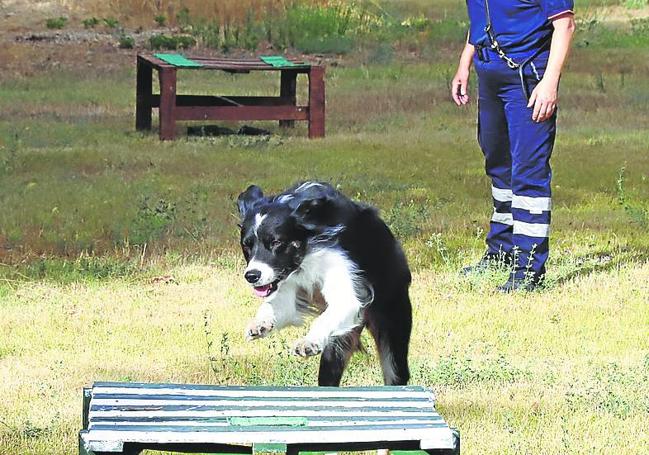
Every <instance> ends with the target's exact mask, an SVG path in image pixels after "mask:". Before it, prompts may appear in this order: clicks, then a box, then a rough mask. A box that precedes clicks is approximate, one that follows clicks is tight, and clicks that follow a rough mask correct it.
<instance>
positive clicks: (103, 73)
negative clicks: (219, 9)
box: [0, 2, 649, 454]
mask: <svg viewBox="0 0 649 455" xmlns="http://www.w3.org/2000/svg"><path fill="white" fill-rule="evenodd" d="M447 3H448V5H449V6H448V8H449V9H450V8H455V9H452V14H453V15H454V16H453V17H461V16H462V9H461V8H462V7H463V2H455V3H452V2H445V3H444V4H445V5H446V4H447ZM582 3H585V2H582ZM601 3H609V4H610V3H611V2H601ZM405 5H406V6H404V7H403V8H407V9H408V11H412V12H416V11H419V10H423V9H424V8H425V7H424V6H422V5H421V2H407V3H405ZM640 6H642V5H640ZM588 11H589V14H590V15H591V16H588V17H597V18H601V17H603V15H604V13H602V11H604V10H601V9H596V8H592V9H591V10H588ZM633 11H635V10H633ZM598 21H599V22H598V25H597V26H591V27H590V28H589V27H588V26H583V27H582V28H581V29H580V32H579V34H578V36H577V37H576V47H575V49H574V52H573V56H572V59H571V62H570V65H569V68H568V69H567V71H566V74H565V76H564V77H563V79H562V98H561V108H560V121H559V129H560V131H559V136H558V140H557V145H556V148H555V155H554V157H553V169H554V194H553V196H554V207H555V210H554V213H553V234H552V253H551V254H552V256H551V263H550V265H549V276H548V283H547V286H546V288H545V289H544V290H543V291H542V292H536V293H530V294H525V295H512V296H508V295H499V294H497V293H495V292H494V291H493V289H494V287H495V286H496V285H497V284H499V283H500V281H502V280H503V279H504V276H503V275H502V274H498V273H495V274H493V275H483V276H479V277H475V278H471V279H465V278H460V277H459V276H458V274H457V271H458V269H459V268H460V267H461V266H462V265H463V264H465V263H468V262H470V261H471V260H474V259H476V258H477V257H478V256H479V255H480V254H481V253H482V250H483V237H484V234H485V230H486V228H487V227H488V225H487V220H488V218H489V215H490V212H491V202H490V200H489V197H488V194H489V182H488V181H487V179H486V178H485V177H484V175H483V167H482V166H483V163H482V158H481V154H480V151H479V149H478V147H477V143H476V140H475V117H476V112H475V106H474V105H473V104H472V105H471V107H469V108H467V109H457V108H455V106H454V105H452V104H451V103H450V101H449V99H448V98H449V97H448V95H447V92H448V84H449V81H450V78H451V77H452V75H453V71H454V67H455V62H456V57H457V52H459V48H460V46H461V41H457V42H454V41H453V39H454V38H453V39H452V36H454V35H453V34H447V35H445V38H444V41H443V43H442V44H440V45H438V46H430V47H426V48H425V49H424V51H423V52H422V53H418V54H417V55H413V54H411V53H408V52H405V51H404V50H403V49H402V48H399V49H397V50H392V49H391V48H389V47H388V48H386V47H380V46H379V47H368V48H364V49H362V50H359V51H358V52H354V53H352V54H350V55H348V56H346V57H341V58H336V59H335V60H334V59H330V60H328V62H329V63H332V62H333V61H335V63H336V64H335V65H333V64H330V65H329V67H328V69H327V94H328V98H327V101H328V124H327V128H328V130H327V131H328V134H327V138H326V139H324V140H318V141H308V140H306V139H305V138H304V136H305V128H304V126H298V128H296V129H295V131H290V132H285V131H280V130H279V129H278V128H277V127H276V126H275V125H274V124H270V123H262V124H261V126H263V127H267V128H269V129H271V130H272V132H273V133H274V134H273V135H272V136H270V137H265V138H252V137H234V136H232V137H226V138H185V137H184V134H180V136H181V139H179V140H177V141H175V142H173V143H160V142H159V141H158V140H157V136H156V135H155V134H144V135H142V134H139V133H135V132H134V131H133V124H134V115H133V113H134V112H133V111H134V79H135V77H134V71H133V65H132V62H133V52H134V51H125V50H118V49H116V48H115V47H113V46H107V45H102V44H88V43H81V44H74V43H69V44H54V43H40V44H39V43H36V44H27V43H23V42H15V41H13V40H12V39H10V35H9V34H7V35H2V36H3V39H4V42H3V44H4V46H3V47H2V49H0V57H2V58H1V59H0V60H1V61H2V62H3V63H1V64H0V65H3V66H0V69H2V71H0V396H2V397H3V399H2V400H0V453H2V454H5V453H6V454H69V453H75V450H76V444H77V442H76V433H77V431H78V430H79V426H80V412H81V387H82V386H84V385H87V384H90V383H92V382H93V381H96V380H120V381H122V380H123V381H178V382H197V383H218V384H300V385H301V384H304V385H312V384H314V383H315V381H316V367H317V359H309V360H302V359H298V358H294V357H292V356H290V355H288V350H289V346H291V345H292V343H293V341H294V340H295V339H297V338H298V336H299V335H300V334H301V333H303V332H304V329H291V330H287V331H286V332H282V333H281V334H277V335H276V336H273V337H271V338H269V339H266V340H262V341H258V342H254V343H246V342H244V340H243V335H242V334H243V328H244V327H245V325H246V323H247V321H248V319H250V318H251V317H252V316H253V314H254V312H255V309H256V306H257V305H258V300H257V299H255V298H254V297H253V296H252V295H251V294H250V292H249V289H248V288H247V286H246V285H245V284H244V282H243V279H242V278H241V277H240V274H241V271H242V269H243V261H242V259H241V257H240V255H239V253H238V251H237V227H236V222H237V219H236V215H235V214H236V211H235V205H234V201H235V200H236V197H237V195H238V194H239V192H241V191H242V190H243V189H245V188H246V186H247V185H249V184H250V183H256V184H258V185H260V186H262V187H263V188H264V189H267V190H268V191H271V192H272V191H278V190H281V189H283V188H285V187H287V186H288V185H290V184H291V183H293V182H295V181H298V180H304V179H322V180H326V181H331V182H333V183H335V184H336V185H339V187H340V188H341V190H342V191H344V192H345V193H347V194H348V195H350V196H352V197H354V198H356V199H360V200H363V201H367V202H370V203H372V204H374V205H376V206H377V207H378V208H379V209H380V210H381V213H382V214H383V217H384V218H385V219H386V221H387V222H388V224H389V225H390V226H391V227H392V229H393V231H394V232H395V233H396V235H397V236H398V237H399V239H400V240H401V241H402V243H403V245H404V248H405V250H406V253H407V256H408V259H409V262H410V264H411V266H412V268H413V271H414V280H413V286H412V299H413V302H414V310H415V315H414V318H415V326H414V329H413V340H412V348H411V352H412V355H411V369H412V374H413V377H412V383H417V384H424V385H427V386H430V387H432V388H433V389H434V390H435V391H436V393H437V395H438V408H439V410H440V412H441V413H442V415H444V416H445V417H446V418H447V420H448V421H449V422H450V423H451V424H452V425H454V426H457V427H458V428H459V429H460V430H461V432H462V444H463V453H467V454H483V453H509V454H518V453H534V454H537V453H538V454H540V453H544V454H547V453H549V454H564V453H583V454H590V453H604V452H617V453H625V454H627V453H628V454H642V453H647V452H649V436H648V435H649V262H648V259H649V205H648V204H647V201H648V200H649V153H647V150H648V149H649V132H648V130H647V127H646V125H647V119H648V118H649V95H648V94H649V77H648V76H647V74H649V58H648V57H649V50H647V49H648V48H647V47H643V46H642V45H639V44H638V43H640V44H641V43H643V42H645V41H643V40H644V39H645V38H643V36H644V35H642V34H640V35H637V34H636V35H633V36H632V37H629V36H631V35H627V34H619V33H621V32H611V33H607V30H609V29H608V28H602V27H604V25H602V23H601V20H600V19H598ZM616 24H617V23H616ZM607 27H608V26H607ZM610 27H612V28H611V29H610V30H618V29H619V28H620V27H621V28H624V27H626V25H624V24H622V25H619V24H617V25H611V26H610ZM615 33H618V34H617V35H616V34H615ZM461 35H462V33H459V36H461ZM449 36H450V37H451V38H449ZM647 36H649V33H648V35H647ZM614 38H615V39H614ZM183 76H184V75H183ZM180 81H181V82H180V87H179V91H180V92H183V93H192V92H195V93H200V92H204V91H206V90H214V87H218V91H219V92H220V93H235V92H236V93H240V94H270V93H275V91H276V90H277V81H276V80H275V79H274V78H273V77H272V76H270V75H249V76H229V75H210V76H205V75H197V74H193V73H192V74H187V77H186V78H185V77H181V79H180ZM473 82H474V83H475V81H473ZM474 87H475V84H474ZM300 96H301V97H304V96H305V94H304V93H303V92H302V93H300ZM255 125H257V126H258V124H255ZM183 132H184V131H183V130H181V129H179V133H183ZM364 342H365V344H366V345H367V346H368V352H369V354H364V355H357V356H356V357H355V358H354V361H353V363H352V365H351V367H350V369H349V370H348V372H347V374H346V376H345V378H344V383H345V384H346V385H352V384H354V385H361V384H377V383H380V382H381V379H380V372H379V369H378V366H377V360H376V358H375V356H374V354H373V353H372V352H373V351H372V348H371V343H370V341H369V339H365V341H364Z"/></svg>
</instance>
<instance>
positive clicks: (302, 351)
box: [293, 338, 322, 357]
mask: <svg viewBox="0 0 649 455" xmlns="http://www.w3.org/2000/svg"><path fill="white" fill-rule="evenodd" d="M321 352H322V348H321V347H320V345H318V344H317V343H314V342H313V341H309V340H307V339H306V338H302V339H301V340H300V341H298V342H297V343H295V347H294V348H293V354H295V355H299V356H300V357H310V356H312V355H318V354H320V353H321Z"/></svg>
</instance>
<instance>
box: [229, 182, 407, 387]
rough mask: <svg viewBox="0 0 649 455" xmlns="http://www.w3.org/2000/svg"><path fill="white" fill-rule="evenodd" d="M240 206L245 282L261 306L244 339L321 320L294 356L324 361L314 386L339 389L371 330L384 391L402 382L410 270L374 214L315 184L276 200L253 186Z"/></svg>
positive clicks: (297, 187)
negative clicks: (365, 333) (307, 319)
mask: <svg viewBox="0 0 649 455" xmlns="http://www.w3.org/2000/svg"><path fill="white" fill-rule="evenodd" d="M238 206H239V213H240V215H241V225H240V226H241V248H242V249H243V255H244V256H245V258H246V262H247V264H248V266H247V268H246V270H245V273H244V276H245V279H246V280H247V281H248V283H250V285H251V286H252V287H253V289H254V292H255V294H256V295H257V296H259V297H261V298H263V299H264V301H263V303H262V304H261V306H260V307H259V310H258V311H257V315H256V317H255V319H254V320H253V321H252V322H251V323H250V325H249V326H248V328H247V329H246V338H247V339H249V340H253V339H256V338H263V337H265V336H267V335H268V334H270V333H271V332H272V331H273V330H279V329H281V328H283V327H286V326H288V325H300V324H301V323H302V322H303V320H304V318H305V316H307V315H308V314H313V313H316V314H318V316H317V317H316V318H315V320H314V321H313V324H312V325H311V328H310V330H309V332H308V334H307V335H306V337H305V338H303V339H302V340H300V341H298V342H297V344H296V345H295V348H294V352H295V354H297V355H300V356H312V355H317V354H322V357H321V359H320V371H319V375H318V383H319V384H320V385H330V386H337V385H339V384H340V379H341V377H342V374H343V371H344V370H345V367H346V366H347V362H348V361H349V359H350V357H351V355H352V354H353V353H354V351H356V350H358V349H359V347H360V342H359V338H360V333H361V331H362V330H363V328H364V327H365V326H367V328H368V329H369V330H370V332H371V334H372V336H373V337H374V340H375V342H376V346H377V349H378V352H379V357H380V359H381V367H382V370H383V378H384V381H385V384H389V385H395V384H406V383H407V382H408V379H409V377H410V373H409V370H408V343H409V341H410V330H411V326H412V310H411V305H410V298H409V296H408V287H409V285H410V279H411V278H410V270H409V268H408V263H407V262H406V258H405V256H404V254H403V251H402V250H401V247H400V246H399V243H398V242H397V241H396V240H395V238H394V236H393V235H392V233H391V232H390V230H389V229H388V227H387V226H386V225H385V223H384V222H383V221H382V220H381V219H380V218H379V216H378V214H377V211H376V210H375V209H373V208H371V207H368V206H366V205H363V204H359V203H357V202H353V201H351V200H350V199H348V198H347V197H345V196H344V195H342V194H341V193H340V192H338V191H336V190H335V189H334V188H333V187H332V186H331V185H329V184H326V183H318V182H306V183H301V184H299V185H295V186H293V187H292V188H290V189H288V190H287V191H284V192H283V193H281V194H278V195H275V196H264V194H263V192H262V190H261V189H260V188H259V187H257V186H254V185H253V186H250V187H249V188H248V189H247V190H246V191H244V192H243V193H241V194H240V195H239V199H238Z"/></svg>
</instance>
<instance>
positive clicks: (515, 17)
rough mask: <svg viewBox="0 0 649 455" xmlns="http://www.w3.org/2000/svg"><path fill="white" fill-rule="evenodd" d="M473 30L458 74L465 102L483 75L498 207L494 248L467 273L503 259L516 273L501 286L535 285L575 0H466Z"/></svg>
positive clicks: (484, 144)
mask: <svg viewBox="0 0 649 455" xmlns="http://www.w3.org/2000/svg"><path fill="white" fill-rule="evenodd" d="M467 9H468V13H469V20H470V24H471V25H470V28H469V34H468V37H467V43H466V45H465V47H464V50H463V51H462V55H461V57H460V64H459V66H458V70H457V73H456V75H455V77H454V78H453V83H452V88H451V95H452V97H453V100H454V101H455V103H456V104H457V105H458V106H462V105H465V104H467V103H468V102H469V95H468V83H469V70H470V68H471V63H472V62H473V63H474V64H475V69H476V73H477V74H478V142H479V143H480V147H481V148H482V151H483V153H484V156H485V163H486V164H485V169H486V172H487V175H488V176H489V177H490V178H491V183H492V186H491V188H492V196H493V202H494V212H493V215H492V217H491V226H490V230H489V233H488V235H487V247H488V249H487V252H486V253H485V255H484V256H483V258H482V259H481V260H480V261H479V262H478V263H477V264H475V265H473V266H471V267H466V268H465V269H464V270H463V272H464V273H465V274H469V273H472V272H476V271H480V270H484V269H486V268H488V267H490V266H492V265H495V264H498V263H505V264H507V265H510V266H511V270H512V272H511V275H510V277H509V278H508V280H507V282H506V283H505V284H503V285H502V286H500V287H499V288H498V289H499V290H501V291H503V292H511V291H515V290H519V289H524V290H532V289H534V288H535V287H536V286H538V285H539V284H540V283H541V282H542V280H543V277H544V275H545V263H546V261H547V259H548V254H549V244H548V237H549V232H550V210H551V206H552V204H551V199H550V180H551V175H552V173H551V170H550V155H551V154H552V147H553V146H554V137H555V131H556V110H557V99H558V98H557V92H558V88H559V77H560V75H561V69H562V68H563V64H564V62H565V60H566V57H567V55H568V50H569V48H570V43H571V41H572V34H573V32H574V29H575V23H574V17H573V16H574V14H573V0H467Z"/></svg>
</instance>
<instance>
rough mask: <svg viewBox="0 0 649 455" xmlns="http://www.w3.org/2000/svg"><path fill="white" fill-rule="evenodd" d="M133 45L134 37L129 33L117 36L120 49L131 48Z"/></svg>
mask: <svg viewBox="0 0 649 455" xmlns="http://www.w3.org/2000/svg"><path fill="white" fill-rule="evenodd" d="M134 47H135V39H134V38H133V37H132V36H130V35H122V36H120V37H119V48H120V49H133V48H134Z"/></svg>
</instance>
